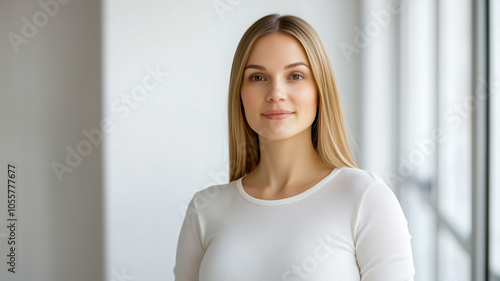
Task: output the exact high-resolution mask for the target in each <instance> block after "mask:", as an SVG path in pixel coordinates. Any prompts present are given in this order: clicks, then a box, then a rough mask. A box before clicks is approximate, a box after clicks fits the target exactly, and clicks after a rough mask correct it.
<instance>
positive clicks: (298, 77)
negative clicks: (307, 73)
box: [290, 74, 304, 80]
mask: <svg viewBox="0 0 500 281" xmlns="http://www.w3.org/2000/svg"><path fill="white" fill-rule="evenodd" d="M290 78H292V80H301V79H303V78H304V77H303V76H302V75H300V74H292V76H290Z"/></svg>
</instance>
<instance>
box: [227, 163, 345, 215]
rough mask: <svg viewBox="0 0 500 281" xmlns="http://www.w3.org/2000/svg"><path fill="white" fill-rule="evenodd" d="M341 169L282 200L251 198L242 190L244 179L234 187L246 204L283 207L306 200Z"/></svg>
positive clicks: (238, 181)
mask: <svg viewBox="0 0 500 281" xmlns="http://www.w3.org/2000/svg"><path fill="white" fill-rule="evenodd" d="M342 168H343V167H341V168H334V169H333V170H332V171H331V172H330V174H328V175H327V176H326V177H324V178H323V179H322V180H320V181H319V182H318V183H316V184H315V185H313V186H312V187H310V188H308V189H307V190H305V191H303V192H301V193H299V194H297V195H294V196H291V197H287V198H282V199H270V200H268V199H260V198H256V197H253V196H251V195H250V194H248V193H247V192H246V191H245V189H244V188H243V184H242V183H241V182H242V179H243V178H244V176H243V177H241V178H239V179H238V180H236V187H237V188H238V191H239V192H240V194H241V196H242V197H243V198H244V199H245V200H247V201H248V202H250V203H254V204H256V205H261V206H279V205H285V204H290V203H293V202H297V201H299V200H302V199H304V198H306V197H307V196H309V195H311V194H313V193H314V192H316V191H317V190H318V189H320V188H321V187H322V186H323V185H324V184H325V183H326V182H327V181H328V180H329V179H331V178H333V177H334V176H335V175H337V174H338V172H339V171H340V170H341V169H342Z"/></svg>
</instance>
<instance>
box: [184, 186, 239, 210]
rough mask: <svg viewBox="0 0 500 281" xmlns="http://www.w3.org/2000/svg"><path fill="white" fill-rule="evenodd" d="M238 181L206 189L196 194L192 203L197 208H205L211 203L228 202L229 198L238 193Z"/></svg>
mask: <svg viewBox="0 0 500 281" xmlns="http://www.w3.org/2000/svg"><path fill="white" fill-rule="evenodd" d="M236 184H237V180H234V181H231V182H228V183H223V184H214V185H210V186H208V187H205V188H203V189H201V190H199V191H197V192H195V193H194V195H193V198H192V201H193V204H194V205H195V206H196V207H197V208H203V206H205V205H207V204H208V203H209V202H213V201H227V200H228V197H232V196H234V194H235V191H236Z"/></svg>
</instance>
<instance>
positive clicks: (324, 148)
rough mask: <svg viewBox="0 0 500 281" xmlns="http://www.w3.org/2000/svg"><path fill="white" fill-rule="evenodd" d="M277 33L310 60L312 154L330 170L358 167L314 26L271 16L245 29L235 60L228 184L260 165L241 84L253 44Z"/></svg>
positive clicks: (291, 19) (337, 95)
mask: <svg viewBox="0 0 500 281" xmlns="http://www.w3.org/2000/svg"><path fill="white" fill-rule="evenodd" d="M275 32H280V33H284V34H288V35H290V36H292V37H294V38H295V39H297V40H298V41H299V42H300V44H301V45H302V47H303V48H304V50H305V52H306V54H307V57H308V59H309V63H310V67H311V71H312V74H313V76H314V80H315V82H316V86H317V89H318V111H317V114H316V118H315V120H314V122H313V124H312V130H311V141H312V143H313V145H314V148H315V150H316V151H317V153H318V154H319V156H320V157H321V158H322V159H323V161H324V162H325V163H326V164H327V165H328V166H330V167H332V168H335V167H338V168H340V167H351V168H357V165H356V163H355V161H354V159H353V157H352V155H351V151H350V149H349V145H348V142H347V138H346V132H345V125H344V117H343V114H342V107H341V103H340V98H339V94H338V90H337V83H336V81H335V74H334V72H333V68H332V65H331V63H330V59H329V57H328V54H327V52H326V49H325V47H324V45H323V43H322V42H321V39H320V38H319V36H318V34H317V33H316V31H315V30H314V29H313V28H312V26H311V25H309V24H308V23H307V22H306V21H305V20H303V19H301V18H299V17H296V16H291V15H283V16H280V15H278V14H270V15H267V16H264V17H262V18H261V19H259V20H257V21H256V22H255V23H254V24H252V25H251V26H250V27H249V28H248V29H247V30H246V32H245V33H244V34H243V37H242V38H241V40H240V42H239V44H238V47H237V48H236V52H235V54H234V58H233V64H232V67H231V75H230V81H229V95H228V127H229V180H230V181H233V180H236V179H239V178H240V177H243V176H244V175H245V174H247V173H249V172H251V171H252V170H253V169H255V167H256V166H257V164H258V163H259V160H260V146H259V138H258V135H257V132H255V131H253V129H252V128H251V127H250V125H249V124H248V122H247V120H246V118H245V114H244V108H243V103H242V101H241V84H242V80H243V72H244V69H245V66H246V64H247V61H248V57H249V56H250V52H251V51H252V49H253V47H254V45H255V42H257V40H258V39H259V38H260V37H262V36H264V35H266V34H270V33H275Z"/></svg>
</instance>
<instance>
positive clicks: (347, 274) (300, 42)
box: [174, 14, 414, 281]
mask: <svg viewBox="0 0 500 281" xmlns="http://www.w3.org/2000/svg"><path fill="white" fill-rule="evenodd" d="M340 104H341V103H340V99H339V95H338V91H337V87H336V84H335V78H334V73H333V69H332V67H331V64H330V61H329V58H328V56H327V53H326V50H325V48H324V46H323V44H322V43H321V40H320V38H319V36H318V35H317V33H316V32H315V31H314V30H313V28H312V27H311V26H310V25H309V24H308V23H307V22H305V21H304V20H302V19H300V18H297V17H294V16H279V15H276V14H273V15H268V16H265V17H263V18H261V19H259V20H258V21H257V22H255V23H254V24H253V25H252V26H251V27H250V28H249V29H248V30H247V31H246V32H245V34H244V35H243V37H242V39H241V41H240V43H239V45H238V47H237V50H236V54H235V56H234V60H233V66H232V69H231V78H230V84H229V103H228V105H229V108H228V109H229V112H228V113H229V116H228V117H229V156H230V159H229V163H230V167H229V168H230V182H229V183H227V184H223V185H217V186H211V187H208V188H206V189H204V190H201V191H199V192H197V193H195V195H194V196H193V198H192V200H191V202H190V203H189V207H188V211H187V213H186V218H185V221H184V224H183V225H182V229H181V233H180V236H179V241H178V246H177V257H176V265H175V267H174V274H175V280H177V281H194V280H199V281H277V280H294V281H298V280H316V281H330V280H332V281H333V280H343V281H346V280H348V281H354V280H363V281H375V280H377V281H404V280H413V276H414V267H413V259H412V252H411V246H410V238H411V236H410V234H409V232H408V228H407V221H406V219H405V217H404V214H403V212H402V210H401V207H400V205H399V203H398V201H397V198H396V197H395V195H394V193H393V192H392V191H391V190H390V189H389V187H388V186H387V185H386V184H385V183H384V181H383V180H382V179H381V178H380V177H379V176H378V175H376V174H374V173H373V172H370V171H366V170H362V169H359V168H357V166H356V163H355V162H354V160H353V157H352V156H351V153H350V150H349V147H348V143H347V140H346V135H345V130H344V120H343V116H342V110H341V106H340Z"/></svg>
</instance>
